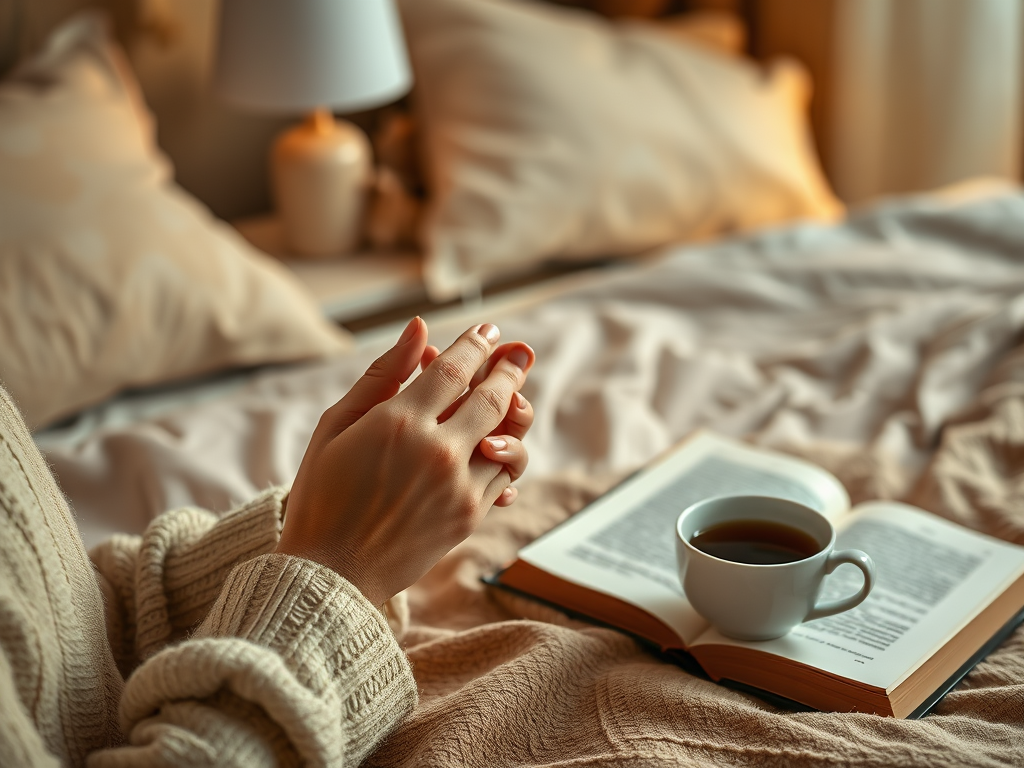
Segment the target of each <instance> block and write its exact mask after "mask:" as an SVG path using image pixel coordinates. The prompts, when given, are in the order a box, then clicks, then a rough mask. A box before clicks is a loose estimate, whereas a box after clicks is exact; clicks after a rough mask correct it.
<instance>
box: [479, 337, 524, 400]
mask: <svg viewBox="0 0 1024 768" xmlns="http://www.w3.org/2000/svg"><path fill="white" fill-rule="evenodd" d="M520 343H521V342H518V341H510V342H507V343H505V344H499V345H498V346H497V347H495V348H494V352H492V353H491V356H490V357H489V358H487V360H486V362H484V364H483V365H481V366H480V367H479V368H478V369H477V371H476V373H474V374H473V378H472V379H470V382H469V388H470V389H473V388H474V387H477V386H479V385H480V383H481V382H483V380H484V379H486V378H487V377H488V376H489V375H490V373H491V371H492V370H493V369H494V365H495V363H497V362H498V361H499V360H500V359H501V358H503V357H504V356H505V355H507V354H508V353H509V352H511V351H512V350H513V349H515V348H516V347H517V346H519V345H520Z"/></svg>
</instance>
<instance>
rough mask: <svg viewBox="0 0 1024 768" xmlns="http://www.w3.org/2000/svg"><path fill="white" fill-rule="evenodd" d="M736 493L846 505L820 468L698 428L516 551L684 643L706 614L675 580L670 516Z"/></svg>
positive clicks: (823, 506) (822, 506) (828, 507)
mask: <svg viewBox="0 0 1024 768" xmlns="http://www.w3.org/2000/svg"><path fill="white" fill-rule="evenodd" d="M739 494H757V495H763V496H778V497H782V498H788V499H793V500H794V501H799V502H801V503H803V504H806V505H808V506H810V507H813V508H814V509H817V510H819V511H821V512H822V513H824V514H826V515H829V516H830V517H833V518H835V517H838V516H839V515H840V514H842V513H843V512H844V511H846V510H848V508H849V504H850V501H849V497H848V496H847V494H846V491H845V489H844V488H843V487H842V485H841V484H840V483H839V481H838V480H836V479H835V478H834V477H832V475H830V474H829V473H827V472H826V471H825V470H823V469H821V468H819V467H815V466H814V465H812V464H809V463H807V462H804V461H801V460H799V459H794V458H791V457H788V456H783V455H780V454H775V453H770V452H767V451H764V450H761V449H757V448H753V447H750V446H747V445H744V444H742V443H738V442H734V441H732V440H728V439H726V438H721V437H717V436H715V435H711V434H708V433H701V434H698V435H697V436H696V437H694V438H692V439H690V440H688V441H686V442H685V443H683V444H681V446H679V447H678V448H677V449H675V450H673V451H670V452H669V453H668V454H667V455H666V456H664V457H662V458H661V459H660V460H659V461H657V462H656V463H654V464H652V465H651V466H650V467H648V468H646V469H644V470H643V471H641V472H640V473H638V474H637V475H634V476H633V477H631V478H629V479H628V480H627V481H625V482H624V483H622V484H621V485H619V486H618V487H616V488H614V489H612V490H611V491H610V492H609V493H607V494H606V495H604V496H602V497H601V498H600V499H598V500H597V501H595V502H594V503H593V504H591V505H590V506H589V507H588V508H587V509H585V510H583V511H582V512H580V513H579V514H578V515H576V517H574V518H572V519H571V520H569V521H568V522H566V523H564V524H562V525H560V526H558V527H557V528H555V529H554V530H552V531H551V532H549V533H548V534H546V535H545V536H542V537H541V538H540V539H538V540H537V541H535V542H534V543H533V544H531V545H529V546H527V547H525V548H523V549H522V550H521V551H520V552H519V557H520V558H521V559H522V560H525V561H526V562H529V563H531V564H532V565H535V566H537V567H538V568H541V569H543V570H545V571H547V572H549V573H551V574H554V575H555V576H558V577H560V578H562V579H564V580H566V581H569V582H573V583H575V584H580V585H582V586H585V587H588V588H590V589H594V590H597V591H599V592H604V593H606V594H609V595H612V596H614V597H617V598H619V599H621V600H625V601H627V602H630V603H632V604H633V605H636V606H639V607H640V608H643V609H644V610H646V611H647V612H648V613H651V614H652V615H654V616H656V617H658V618H659V619H661V620H662V621H663V622H664V623H665V624H667V625H668V626H669V627H671V628H672V629H673V630H675V632H676V634H678V635H679V637H680V639H681V640H682V641H683V642H684V643H687V644H688V643H690V642H691V641H692V640H693V639H695V638H696V637H697V636H698V635H699V634H700V633H701V632H703V631H704V630H706V629H707V623H706V622H705V621H704V620H703V619H702V618H701V617H700V616H698V615H697V613H696V612H695V611H694V610H693V608H691V607H690V604H689V603H688V602H687V601H686V598H685V597H684V595H683V589H682V586H681V585H680V583H679V573H678V568H677V565H676V549H675V547H676V544H675V538H676V532H675V526H676V520H677V519H678V518H679V515H680V513H682V511H683V510H684V509H686V508H687V507H688V506H690V505H691V504H693V503H694V502H697V501H700V500H702V499H706V498H710V497H712V496H732V495H739Z"/></svg>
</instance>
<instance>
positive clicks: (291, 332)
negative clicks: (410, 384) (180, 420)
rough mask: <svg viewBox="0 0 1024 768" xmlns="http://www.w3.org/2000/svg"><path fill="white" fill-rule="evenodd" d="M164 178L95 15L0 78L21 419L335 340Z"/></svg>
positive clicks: (5, 282)
mask: <svg viewBox="0 0 1024 768" xmlns="http://www.w3.org/2000/svg"><path fill="white" fill-rule="evenodd" d="M171 174H172V171H171V168H170V165H169V163H168V162H167V160H166V159H164V157H163V156H162V155H161V154H160V153H159V151H158V149H157V148H156V146H155V143H154V137H153V122H152V119H151V118H150V116H149V114H148V112H147V111H146V109H145V106H144V104H143V102H142V99H141V96H140V94H139V92H138V88H137V86H136V84H135V82H134V81H133V79H132V76H131V73H130V72H129V71H128V69H127V65H126V64H125V62H124V59H123V57H122V55H121V54H120V51H118V50H116V49H115V48H114V46H113V44H112V43H111V42H110V40H109V39H108V36H107V34H106V31H105V25H104V23H103V20H102V19H101V18H100V17H98V16H95V15H84V16H79V17H76V18H74V19H73V20H72V21H70V22H68V23H67V24H65V25H64V26H63V27H62V28H60V29H59V30H58V31H57V32H55V33H54V35H53V36H52V37H51V39H50V40H49V42H48V43H47V47H46V49H45V50H44V51H43V52H42V53H41V54H39V55H38V56H37V57H36V58H35V59H33V60H32V61H30V62H28V63H27V64H26V65H25V66H23V67H21V68H20V69H19V70H18V71H17V72H16V73H15V74H14V75H13V76H12V77H11V78H10V79H8V80H7V81H6V82H3V83H0V380H2V381H3V383H4V385H5V386H6V387H7V389H8V390H9V391H10V393H11V394H12V396H13V397H14V399H15V400H16V401H17V403H18V406H19V407H20V408H21V410H22V412H23V413H24V415H25V420H26V421H27V422H28V424H29V425H30V426H32V427H33V428H36V427H39V426H42V425H44V424H46V423H48V422H50V421H52V420H54V419H56V418H58V417H61V416H64V415H67V414H70V413H73V412H75V411H76V410H78V409H80V408H82V407H83V406H85V405H89V404H92V403H96V402H98V401H100V400H102V399H104V398H106V397H108V396H109V395H111V394H112V393H114V392H116V391H118V390H120V389H122V388H125V387H130V386H138V385H146V384H153V383H157V382H164V381H167V380H171V379H177V378H181V377H185V376H189V375H193V374H198V373H202V372H207V371H212V370H215V369H218V368H224V367H226V366H238V365H252V364H256V363H265V362H271V361H284V360H295V359H299V358H306V357H311V356H317V355H324V354H328V353H332V352H336V351H338V350H340V349H343V348H344V347H345V346H346V344H347V337H346V334H345V333H344V332H343V331H341V330H340V329H338V328H335V327H334V326H332V325H330V324H329V323H328V322H327V321H326V320H325V319H324V318H323V317H322V316H321V313H320V311H319V309H318V307H317V306H316V304H315V302H314V301H313V300H312V299H311V298H310V297H309V296H308V295H307V294H306V292H305V290H304V288H303V287H302V286H301V285H300V284H299V283H298V281H297V280H296V279H295V278H294V277H293V276H292V275H291V274H290V273H289V272H288V270H287V269H286V268H285V267H283V266H282V265H280V264H278V263H276V262H274V261H273V260H272V259H270V258H269V257H267V256H264V255H263V254H261V253H259V252H258V251H256V250H254V249H253V248H251V247H250V246H248V245H247V244H246V243H245V242H244V241H243V240H242V239H241V237H239V236H238V235H237V234H236V233H235V232H234V230H233V229H231V228H230V227H228V226H227V225H225V224H223V223H221V222H218V221H217V220H216V219H214V218H213V217H212V216H211V215H210V213H209V212H208V211H207V210H206V209H205V208H204V207H203V206H202V205H201V204H199V203H198V202H197V201H196V200H194V199H193V198H192V197H190V196H189V195H188V194H187V193H185V192H184V191H183V190H182V189H180V188H179V187H177V186H176V185H175V184H174V183H173V182H172V179H171Z"/></svg>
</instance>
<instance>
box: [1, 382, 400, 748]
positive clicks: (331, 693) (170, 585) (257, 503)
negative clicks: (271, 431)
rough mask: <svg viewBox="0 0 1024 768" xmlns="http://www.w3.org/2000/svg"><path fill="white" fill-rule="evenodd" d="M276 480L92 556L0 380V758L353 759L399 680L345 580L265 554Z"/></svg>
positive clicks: (277, 494)
mask: <svg viewBox="0 0 1024 768" xmlns="http://www.w3.org/2000/svg"><path fill="white" fill-rule="evenodd" d="M282 496H283V492H282V491H280V490H274V491H269V492H267V493H265V494H264V495H262V496H261V497H259V498H257V499H256V500H254V501H253V502H251V503H249V504H247V505H245V506H243V507H241V508H240V509H238V510H235V511H234V512H232V513H230V514H228V515H226V516H222V517H218V516H216V515H213V514H211V513H209V512H205V511H201V510H197V509H181V510H176V511H174V512H169V513H167V514H165V515H162V516H161V517H159V518H158V519H156V520H154V521H153V523H152V524H151V525H150V526H149V529H148V530H147V531H146V533H145V535H143V536H142V537H137V536H117V537H115V538H114V539H113V540H111V541H110V542H108V543H106V544H104V545H102V546H101V547H99V548H97V549H96V550H94V551H93V552H92V553H91V555H92V560H93V563H92V565H90V563H89V558H88V557H87V556H86V552H85V549H84V546H83V544H82V541H81V539H80V537H79V535H78V531H77V529H76V527H75V524H74V521H73V520H72V518H71V514H70V511H69V509H68V506H67V503H66V501H65V500H64V498H63V496H62V495H61V493H60V491H59V489H58V488H57V485H56V483H55V482H54V480H53V477H52V476H51V475H50V473H49V471H48V470H47V467H46V465H45V463H44V462H43V458H42V456H41V455H40V453H39V451H38V450H37V448H36V447H35V445H34V444H33V442H32V439H31V436H30V435H29V433H28V430H27V429H26V427H25V424H24V422H23V421H22V419H21V417H20V415H19V414H18V413H17V410H16V409H15V408H14V406H13V405H12V403H11V401H10V399H9V398H8V396H7V393H6V392H4V391H3V390H2V389H0V765H3V766H12V767H13V766H23V765H24V766H37V765H58V764H62V765H82V764H85V763H88V765H90V766H96V767H97V768H99V767H100V766H135V765H145V766H165V765H190V766H198V765H245V766H264V765H278V764H285V765H291V764H299V763H303V764H310V765H351V764H356V763H358V762H360V761H361V760H362V758H363V757H365V756H366V755H367V754H368V753H369V752H370V751H371V750H372V749H373V747H374V746H375V745H376V744H377V743H378V742H379V741H380V740H381V739H382V738H383V737H384V736H385V735H386V734H387V733H389V732H390V731H391V730H392V729H393V728H394V727H395V725H397V724H398V722H399V721H401V720H402V718H403V717H404V716H405V715H406V714H407V713H408V712H409V711H410V710H411V709H412V707H413V706H414V704H415V701H416V688H415V683H414V681H413V678H412V673H411V670H410V667H409V663H408V661H407V659H406V657H405V655H404V654H403V652H402V650H401V649H400V648H399V646H398V643H397V642H396V640H395V637H394V635H393V634H392V632H391V630H390V629H389V627H388V624H387V622H386V621H385V619H384V617H383V616H382V615H381V613H380V612H379V611H378V610H377V609H376V608H375V607H374V606H372V605H371V604H370V603H369V602H368V601H367V600H366V599H365V598H364V597H363V596H362V594H361V593H360V592H359V591H358V590H356V589H355V588H354V587H353V586H352V585H351V584H349V583H348V582H347V581H345V580H344V579H342V578H341V577H340V576H338V575H337V574H336V573H334V572H333V571H331V570H329V569H327V568H324V567H322V566H319V565H317V564H315V563H312V562H309V561H306V560H301V559H298V558H293V557H286V556H282V555H274V554H266V553H268V552H270V551H271V550H272V549H273V547H274V545H275V543H276V542H277V538H278V534H279V530H280V526H281V500H282ZM125 678H127V682H125Z"/></svg>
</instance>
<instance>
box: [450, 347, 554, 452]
mask: <svg viewBox="0 0 1024 768" xmlns="http://www.w3.org/2000/svg"><path fill="white" fill-rule="evenodd" d="M533 360H534V354H533V350H532V349H530V348H529V347H528V346H527V345H526V344H522V343H519V344H517V345H516V348H515V349H513V350H511V351H510V352H509V353H508V354H507V355H505V357H503V358H501V359H500V360H498V362H496V363H495V364H494V368H493V369H492V370H491V372H490V374H489V375H488V376H487V378H486V379H485V380H484V381H483V383H481V384H480V385H479V386H477V387H476V389H474V390H473V391H472V392H470V393H469V397H468V398H467V399H466V402H465V403H463V404H462V405H461V406H460V407H459V410H457V411H456V412H455V413H454V414H452V417H451V418H450V419H449V420H448V422H447V423H446V424H445V426H446V428H448V429H451V430H455V431H457V432H460V433H462V434H463V435H466V436H467V437H471V438H472V439H473V442H474V443H476V442H477V441H479V440H480V438H482V437H483V436H484V435H487V434H490V432H491V431H492V430H493V429H494V428H495V427H497V426H498V425H499V424H501V422H502V421H503V420H504V418H505V414H506V413H508V408H509V404H510V403H511V402H512V395H513V394H514V393H515V392H518V391H519V389H520V388H521V387H522V386H523V383H524V382H525V381H526V374H527V372H528V371H529V370H530V367H531V366H532V365H533Z"/></svg>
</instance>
